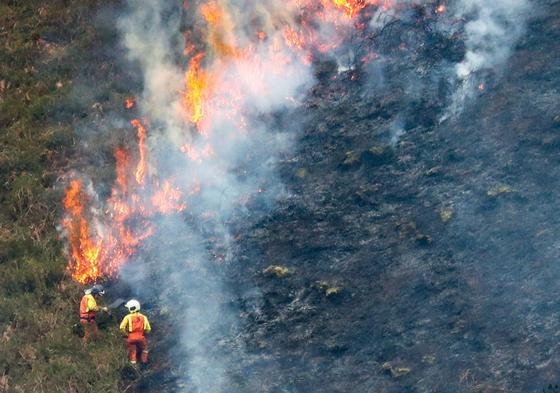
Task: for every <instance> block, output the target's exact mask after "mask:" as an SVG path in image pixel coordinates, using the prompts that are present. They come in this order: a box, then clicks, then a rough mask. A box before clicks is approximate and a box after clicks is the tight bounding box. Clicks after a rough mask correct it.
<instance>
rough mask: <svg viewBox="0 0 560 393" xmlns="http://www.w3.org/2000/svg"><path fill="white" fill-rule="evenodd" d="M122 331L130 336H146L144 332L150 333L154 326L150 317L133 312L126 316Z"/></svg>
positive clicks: (121, 327)
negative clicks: (149, 319) (151, 324)
mask: <svg viewBox="0 0 560 393" xmlns="http://www.w3.org/2000/svg"><path fill="white" fill-rule="evenodd" d="M120 329H121V332H122V334H124V335H127V336H128V337H129V338H140V337H144V333H150V332H151V331H152V327H151V326H150V321H148V318H147V317H146V316H145V315H143V314H140V313H139V312H133V313H130V314H128V315H127V316H125V317H124V318H123V320H122V322H121V326H120Z"/></svg>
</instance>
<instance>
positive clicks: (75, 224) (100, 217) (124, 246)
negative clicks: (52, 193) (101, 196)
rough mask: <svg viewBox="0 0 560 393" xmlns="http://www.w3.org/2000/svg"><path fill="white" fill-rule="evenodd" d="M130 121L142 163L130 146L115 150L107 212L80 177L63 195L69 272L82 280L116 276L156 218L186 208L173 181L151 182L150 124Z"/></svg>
mask: <svg viewBox="0 0 560 393" xmlns="http://www.w3.org/2000/svg"><path fill="white" fill-rule="evenodd" d="M131 124H132V126H133V127H135V128H136V130H137V137H138V149H139V158H138V162H136V163H134V162H132V159H131V154H130V153H129V151H128V150H126V149H123V148H117V149H115V152H114V155H115V174H116V178H115V182H114V184H113V188H112V191H111V196H110V198H109V199H108V200H107V202H106V209H105V210H104V211H103V213H99V212H100V211H101V210H102V209H98V208H96V207H95V206H91V202H93V200H94V198H91V197H90V196H89V195H88V193H87V192H86V191H85V190H84V187H83V183H82V181H81V180H78V179H74V180H72V181H71V182H70V184H69V186H68V188H67V189H66V192H65V195H64V199H63V206H64V209H65V211H66V216H65V218H64V219H63V220H62V226H63V228H64V231H65V234H66V238H67V240H68V242H69V254H70V261H69V265H68V271H69V272H70V274H71V275H72V278H73V279H74V280H75V281H77V282H79V283H90V282H94V281H96V280H97V279H99V278H100V277H103V276H106V277H112V276H116V275H117V274H118V271H119V268H120V267H121V266H122V264H124V263H125V262H126V261H127V260H128V259H129V258H130V257H131V256H132V255H134V253H135V252H136V251H137V249H138V247H140V245H141V244H142V242H143V241H144V240H145V239H147V238H148V237H150V236H152V235H153V233H154V232H155V227H154V225H153V224H152V223H151V222H150V218H151V217H152V216H154V215H155V214H170V213H173V212H180V211H183V210H184V209H186V204H185V203H184V202H183V201H182V199H183V195H182V193H181V191H180V190H179V189H178V188H177V187H175V186H173V183H172V182H171V180H168V179H167V180H164V181H163V182H162V185H161V186H160V182H159V181H158V180H157V179H155V180H154V181H153V182H152V183H150V184H147V183H148V179H147V178H146V176H145V173H146V167H147V159H148V156H147V154H146V145H145V142H146V128H145V127H144V125H143V124H142V123H141V122H140V121H139V120H136V119H135V120H133V121H132V122H131ZM131 179H132V181H131ZM88 203H89V205H87V204H88Z"/></svg>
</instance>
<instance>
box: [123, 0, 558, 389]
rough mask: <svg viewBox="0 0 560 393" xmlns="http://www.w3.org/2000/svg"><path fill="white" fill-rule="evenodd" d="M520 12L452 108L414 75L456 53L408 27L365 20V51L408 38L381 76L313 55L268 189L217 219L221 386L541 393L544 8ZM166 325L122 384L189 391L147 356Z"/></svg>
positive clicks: (162, 348) (549, 316)
mask: <svg viewBox="0 0 560 393" xmlns="http://www.w3.org/2000/svg"><path fill="white" fill-rule="evenodd" d="M538 6H539V7H536V8H538V9H540V10H541V11H542V12H536V13H535V14H534V15H533V16H532V17H531V19H530V20H529V24H528V27H527V32H526V34H525V35H524V36H523V37H522V39H521V40H520V41H519V43H518V45H517V46H516V47H515V49H514V52H513V54H512V56H511V58H510V60H509V62H508V63H507V64H506V65H505V67H504V69H503V70H502V73H501V74H500V75H494V76H493V77H492V78H491V79H489V80H488V81H487V83H486V85H485V86H484V89H483V90H480V91H479V92H478V93H477V94H476V97H474V98H472V99H470V100H469V101H468V102H467V105H466V109H465V110H464V111H463V112H462V113H460V114H459V115H457V116H455V117H454V116H445V115H446V113H447V111H448V107H449V102H450V97H451V96H452V93H453V89H454V88H453V86H450V85H449V84H446V83H445V82H441V83H432V82H430V83H428V82H427V81H428V80H429V81H433V80H434V79H435V80H437V79H438V76H439V75H440V73H441V72H442V71H441V64H443V62H444V61H446V60H450V59H453V58H456V57H457V56H459V58H460V56H461V55H462V53H463V51H464V49H463V48H462V46H461V43H460V42H455V41H453V40H449V39H444V38H442V37H439V36H437V34H436V33H432V32H430V31H429V30H427V29H425V26H423V25H422V24H418V23H415V24H409V25H406V24H403V25H401V26H395V27H394V28H393V29H392V30H391V31H387V32H385V33H384V34H388V35H389V36H386V37H383V38H384V40H383V42H385V43H386V44H385V45H386V46H385V47H383V48H381V50H382V51H384V52H385V54H390V53H395V51H397V47H398V45H400V41H403V40H404V41H406V42H407V44H408V47H409V48H410V49H409V50H408V51H405V52H404V53H402V54H399V55H398V56H397V55H396V56H393V57H390V56H387V58H388V59H391V60H387V61H386V63H385V64H384V65H383V70H384V74H383V75H384V80H383V83H378V82H376V81H375V80H374V79H372V78H371V73H370V74H368V73H367V72H365V71H368V70H364V72H363V73H356V74H349V73H344V74H336V73H334V72H333V69H332V67H330V65H329V63H325V64H321V65H318V66H317V75H318V77H319V79H320V82H319V83H318V85H317V86H316V87H315V89H314V90H313V92H312V93H311V94H310V96H309V98H308V100H307V102H306V104H305V107H304V108H303V109H302V110H301V113H299V116H300V117H301V118H303V119H304V124H305V127H304V129H303V130H301V132H300V134H299V136H298V141H297V143H296V146H297V152H296V153H295V154H294V155H293V156H290V157H285V159H284V160H283V161H282V162H281V164H280V168H279V169H280V173H281V176H282V179H283V181H284V184H285V185H286V189H287V196H286V197H284V198H283V199H282V200H281V201H280V202H279V204H278V205H277V206H276V208H275V209H274V210H273V211H272V212H271V213H270V214H269V215H267V216H266V217H265V218H264V219H263V218H262V216H261V217H260V218H259V219H252V218H251V215H249V216H248V217H247V218H246V219H245V220H243V221H242V222H237V223H235V224H234V225H233V226H232V232H233V234H234V237H235V248H234V249H235V250H236V255H235V258H234V259H235V260H236V262H235V263H230V264H226V265H219V266H217V267H216V269H217V270H218V271H219V275H221V276H224V277H226V278H225V286H226V287H227V289H228V290H227V293H228V295H226V296H225V298H224V299H223V303H224V304H226V305H227V307H229V309H231V310H233V311H234V313H235V314H236V316H237V318H238V320H239V324H238V326H237V328H236V330H235V331H234V332H230V334H228V335H224V336H225V338H224V340H225V341H224V342H221V343H219V345H218V344H216V348H212V349H211V351H212V353H213V356H216V357H219V356H225V357H231V358H232V359H233V356H232V355H231V353H233V352H236V353H237V354H238V355H236V357H235V361H232V362H231V363H230V364H229V366H228V370H227V374H228V375H229V377H230V380H231V381H232V385H231V390H230V391H232V392H341V393H342V392H349V391H352V392H377V393H380V392H541V391H547V392H553V391H555V388H554V385H555V384H556V383H560V374H559V371H558V370H559V367H560V357H559V356H558V354H557V349H558V335H559V332H560V307H559V306H558V304H557V298H558V296H559V295H560V284H558V282H559V280H558V279H559V278H560V269H558V268H557V261H558V258H559V257H560V243H558V241H557V240H556V238H555V235H556V233H557V231H558V230H559V229H560V219H559V218H556V211H557V204H556V203H555V202H556V195H558V193H559V192H560V181H559V179H560V177H559V175H560V169H559V168H560V167H559V166H558V164H559V163H560V151H559V149H558V148H559V146H560V134H559V132H560V90H559V89H560V85H559V83H560V82H559V81H560V80H559V78H558V75H559V71H560V29H559V27H560V2H558V1H548V2H546V1H542V2H540V3H538ZM411 30H412V31H413V33H414V34H411V32H410V31H411ZM405 31H406V32H407V35H404V32H405ZM407 40H408V41H407ZM391 42H396V43H397V44H396V46H395V45H393V46H391V44H390V43H391ZM422 42H424V43H426V42H427V43H431V44H433V45H431V46H430V45H428V46H423V45H421V43H422ZM426 47H429V48H430V49H429V50H427V49H421V48H426ZM411 60H414V61H411ZM369 71H371V70H369ZM368 75H370V76H369V77H368ZM372 80H373V82H372ZM441 80H443V79H441ZM411 84H414V85H416V86H418V92H417V93H414V94H412V93H410V91H409V90H407V89H406V86H410V85H411ZM284 121H287V119H284ZM177 244H178V243H173V242H172V241H171V243H170V245H169V247H176V246H177ZM185 252H188V250H185ZM158 257H160V258H161V255H159V256H158ZM212 269H213V268H212ZM154 282H156V283H158V284H157V285H160V284H161V282H160V281H157V280H155V281H154ZM157 285H156V286H157ZM147 309H148V310H149V311H151V312H152V313H154V314H156V315H158V316H159V317H161V318H163V319H165V313H163V312H162V311H161V310H156V309H151V310H150V305H149V304H148V305H147ZM163 326H165V325H163ZM163 326H162V327H163ZM174 329H177V327H172V326H171V325H169V326H166V327H165V329H160V332H161V331H164V332H165V333H163V334H162V333H157V332H156V335H155V337H154V344H155V345H154V346H155V349H154V351H153V352H154V359H155V360H154V364H155V365H154V368H153V369H152V370H151V371H150V372H148V373H146V374H145V375H144V377H142V378H141V379H140V382H139V384H138V385H137V389H138V391H170V392H171V391H178V390H179V389H180V387H179V386H181V389H183V391H191V390H192V389H194V388H192V387H191V386H190V385H189V382H188V381H187V382H185V381H184V380H183V381H181V382H178V381H179V378H178V374H180V373H181V372H186V373H188V370H182V371H181V370H177V369H176V368H174V365H173V358H169V357H167V355H166V354H167V353H168V352H167V351H168V350H171V351H172V350H173V348H174V340H176V339H175V338H173V337H174V336H173V332H176V330H174ZM216 329H217V330H219V329H218V328H216ZM240 348H242V349H240ZM174 353H175V352H174ZM240 353H241V355H239V354H240ZM183 355H184V356H188V354H183ZM175 356H178V355H177V354H176V353H175ZM125 377H126V376H125ZM192 391H194V390H192Z"/></svg>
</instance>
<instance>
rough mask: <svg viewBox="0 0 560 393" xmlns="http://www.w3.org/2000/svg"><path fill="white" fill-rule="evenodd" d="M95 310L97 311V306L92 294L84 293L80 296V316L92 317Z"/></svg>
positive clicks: (84, 317)
mask: <svg viewBox="0 0 560 393" xmlns="http://www.w3.org/2000/svg"><path fill="white" fill-rule="evenodd" d="M97 311H99V306H98V305H97V302H96V301H95V298H94V297H93V295H91V294H88V295H84V297H82V301H81V302H80V318H82V319H94V318H95V314H96V312H97Z"/></svg>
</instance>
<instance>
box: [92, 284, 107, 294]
mask: <svg viewBox="0 0 560 393" xmlns="http://www.w3.org/2000/svg"><path fill="white" fill-rule="evenodd" d="M89 291H90V293H91V294H92V295H104V294H105V291H104V290H103V286H101V285H99V284H97V285H94V286H93V287H91V288H90V290H89Z"/></svg>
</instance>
